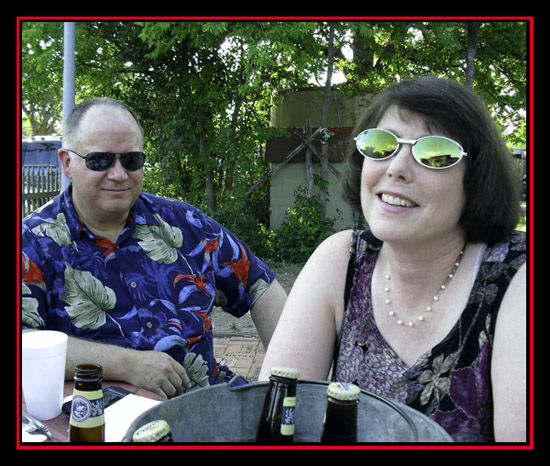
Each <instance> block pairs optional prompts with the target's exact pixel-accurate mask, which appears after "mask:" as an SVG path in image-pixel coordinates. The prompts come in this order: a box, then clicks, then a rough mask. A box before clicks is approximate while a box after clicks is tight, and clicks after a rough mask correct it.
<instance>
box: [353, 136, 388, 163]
mask: <svg viewBox="0 0 550 466" xmlns="http://www.w3.org/2000/svg"><path fill="white" fill-rule="evenodd" d="M356 145H357V150H358V151H359V152H360V153H361V154H362V155H364V156H365V157H368V158H370V159H386V158H388V157H390V156H391V155H393V153H394V152H395V151H396V149H397V139H396V137H395V136H394V135H393V134H392V133H389V132H388V131H384V130H381V129H369V130H367V131H364V132H362V133H361V134H360V135H359V136H358V137H357V142H356Z"/></svg>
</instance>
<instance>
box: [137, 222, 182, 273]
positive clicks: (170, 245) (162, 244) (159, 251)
mask: <svg viewBox="0 0 550 466" xmlns="http://www.w3.org/2000/svg"><path fill="white" fill-rule="evenodd" d="M154 217H155V218H156V219H157V221H158V222H159V224H158V225H137V226H136V234H135V236H136V237H137V238H139V239H141V240H142V241H139V242H138V244H139V245H140V246H141V247H142V248H143V250H144V251H145V253H146V254H147V256H149V258H150V259H152V260H154V261H155V262H158V263H161V264H162V263H163V262H164V263H166V264H172V263H173V262H175V261H176V259H177V258H178V251H177V248H179V247H181V245H182V244H183V235H182V232H181V230H180V229H179V228H178V227H172V226H170V225H169V224H168V223H166V222H165V221H164V220H162V218H161V217H160V215H158V214H155V215H154Z"/></svg>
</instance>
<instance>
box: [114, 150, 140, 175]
mask: <svg viewBox="0 0 550 466" xmlns="http://www.w3.org/2000/svg"><path fill="white" fill-rule="evenodd" d="M120 163H121V164H122V166H123V167H124V168H125V169H126V170H130V171H132V172H133V171H136V170H139V169H140V168H142V167H143V164H144V163H145V154H144V153H143V152H125V153H123V154H120Z"/></svg>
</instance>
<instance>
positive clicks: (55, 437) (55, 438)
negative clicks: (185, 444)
mask: <svg viewBox="0 0 550 466" xmlns="http://www.w3.org/2000/svg"><path fill="white" fill-rule="evenodd" d="M102 386H103V388H107V387H111V386H117V387H121V388H124V389H126V390H128V391H129V392H131V393H133V394H135V395H138V396H143V397H145V398H150V399H153V400H158V401H165V399H164V398H162V397H161V396H159V395H156V394H155V393H152V392H150V391H148V390H145V389H143V388H138V387H134V386H133V385H129V384H126V383H122V382H108V381H103V383H102ZM73 388H74V382H73V381H72V380H71V381H66V382H65V386H64V389H63V395H64V397H66V396H69V395H72V394H73ZM23 409H25V403H24V401H23ZM42 423H43V424H45V425H46V426H48V429H50V432H51V434H52V440H51V441H52V442H68V441H69V416H67V415H66V414H63V413H61V414H60V415H59V416H57V417H56V418H54V419H50V420H49V421H42Z"/></svg>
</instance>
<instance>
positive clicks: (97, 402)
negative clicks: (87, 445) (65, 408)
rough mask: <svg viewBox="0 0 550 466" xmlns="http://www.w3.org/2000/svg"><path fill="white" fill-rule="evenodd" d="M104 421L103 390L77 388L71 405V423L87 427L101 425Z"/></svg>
mask: <svg viewBox="0 0 550 466" xmlns="http://www.w3.org/2000/svg"><path fill="white" fill-rule="evenodd" d="M104 422H105V418H104V406H103V390H95V391H92V392H83V391H80V390H75V391H74V393H73V401H72V405H71V421H70V423H71V425H72V426H75V427H84V428H87V427H98V426H101V425H103V424H104Z"/></svg>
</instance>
